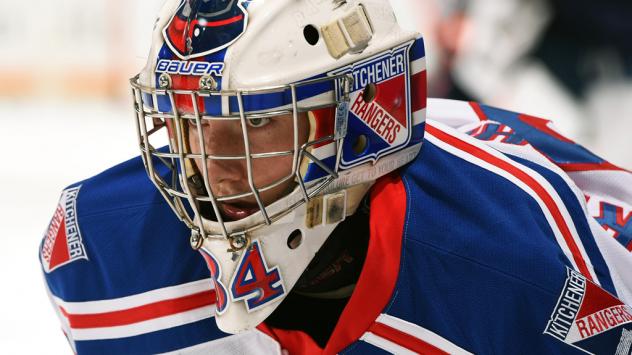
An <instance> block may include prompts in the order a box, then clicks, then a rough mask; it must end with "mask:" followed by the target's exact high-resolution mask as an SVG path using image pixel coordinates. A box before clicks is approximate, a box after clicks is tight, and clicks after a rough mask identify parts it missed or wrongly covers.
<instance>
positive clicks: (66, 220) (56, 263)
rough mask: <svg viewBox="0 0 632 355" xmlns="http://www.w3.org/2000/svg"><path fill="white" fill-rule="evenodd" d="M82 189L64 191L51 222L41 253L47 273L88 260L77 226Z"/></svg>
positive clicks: (75, 188)
mask: <svg viewBox="0 0 632 355" xmlns="http://www.w3.org/2000/svg"><path fill="white" fill-rule="evenodd" d="M80 188H81V186H78V187H74V188H71V189H67V190H64V192H63V193H62V194H61V198H60V199H59V204H58V205H57V210H55V215H53V219H52V220H51V221H50V225H49V226H48V231H47V232H46V236H45V238H44V242H43V244H42V250H41V252H40V256H41V258H42V265H43V266H44V271H45V272H46V273H50V272H52V271H53V270H55V269H57V268H58V267H61V266H64V265H67V264H69V263H72V262H73V261H77V260H81V259H86V260H87V259H88V256H87V254H86V248H85V246H84V245H83V241H82V239H81V231H80V230H79V225H78V224H77V195H79V189H80Z"/></svg>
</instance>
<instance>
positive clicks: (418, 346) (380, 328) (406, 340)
mask: <svg viewBox="0 0 632 355" xmlns="http://www.w3.org/2000/svg"><path fill="white" fill-rule="evenodd" d="M369 331H370V332H371V333H373V334H375V335H377V336H379V337H382V338H384V339H386V340H388V341H391V342H393V343H395V344H397V345H399V346H402V347H404V348H406V349H409V350H412V351H414V352H416V353H418V354H424V355H447V354H448V353H446V352H445V351H443V350H441V349H439V348H437V347H436V346H434V345H432V344H429V343H426V342H425V341H423V340H421V339H419V338H416V337H414V336H412V335H409V334H406V333H404V332H402V331H400V330H397V329H395V328H391V327H389V326H388V325H386V324H382V323H375V324H373V325H372V326H371V328H369Z"/></svg>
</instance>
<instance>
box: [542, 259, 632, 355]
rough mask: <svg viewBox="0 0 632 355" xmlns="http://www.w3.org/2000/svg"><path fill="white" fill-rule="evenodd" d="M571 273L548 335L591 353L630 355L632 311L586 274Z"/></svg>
mask: <svg viewBox="0 0 632 355" xmlns="http://www.w3.org/2000/svg"><path fill="white" fill-rule="evenodd" d="M567 273H568V276H567V279H566V283H565V285H564V289H562V294H561V295H560V298H559V300H558V302H557V305H556V306H555V309H554V310H553V313H552V314H551V320H550V321H549V322H548V324H547V326H546V329H545V330H544V334H548V335H550V336H552V337H554V338H557V339H559V340H561V341H563V342H565V343H567V344H570V345H572V346H574V347H576V348H578V349H580V350H583V351H585V352H587V353H589V354H629V353H630V347H631V345H632V308H631V307H630V306H628V305H626V304H624V303H623V302H621V301H620V300H619V299H617V298H616V297H614V296H613V295H611V294H609V293H608V292H606V291H605V290H603V289H602V288H601V287H599V286H598V285H596V284H595V283H593V282H591V281H590V280H587V279H586V278H585V277H584V276H583V275H582V274H580V273H578V272H576V271H574V270H571V269H568V271H567Z"/></svg>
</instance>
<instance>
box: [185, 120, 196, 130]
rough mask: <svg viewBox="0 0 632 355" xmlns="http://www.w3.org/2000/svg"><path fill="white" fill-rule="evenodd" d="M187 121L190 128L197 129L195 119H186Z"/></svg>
mask: <svg viewBox="0 0 632 355" xmlns="http://www.w3.org/2000/svg"><path fill="white" fill-rule="evenodd" d="M186 121H187V123H188V126H189V128H192V129H197V124H196V123H195V120H186Z"/></svg>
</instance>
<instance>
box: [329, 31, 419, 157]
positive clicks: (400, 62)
mask: <svg viewBox="0 0 632 355" xmlns="http://www.w3.org/2000/svg"><path fill="white" fill-rule="evenodd" d="M410 47H411V43H407V44H405V45H403V46H401V47H399V48H396V49H394V50H392V51H388V52H384V53H380V54H378V55H376V56H374V57H372V58H369V59H368V60H366V61H364V62H361V63H357V64H355V65H353V66H349V67H345V68H342V69H341V70H337V71H335V72H333V73H331V74H333V75H336V74H340V73H345V72H346V73H349V75H351V76H352V77H353V88H352V90H351V91H352V92H351V94H350V95H349V96H350V97H349V98H350V102H349V124H348V127H349V128H348V129H349V130H350V131H353V132H354V133H355V134H358V135H362V136H363V137H365V138H366V142H367V143H366V145H365V147H364V149H363V151H362V152H359V151H358V148H357V147H355V146H354V144H355V143H356V142H352V141H345V144H344V147H343V150H344V154H343V158H342V162H341V165H342V166H343V167H345V168H349V167H352V166H356V165H358V164H361V163H364V162H366V161H367V160H376V159H379V157H380V156H382V155H384V154H387V153H390V152H394V151H398V150H401V149H403V148H404V147H406V146H407V145H408V143H409V142H410V136H411V130H410V128H411V108H410V102H409V100H407V97H408V96H407V95H406V93H408V92H409V91H410V69H409V65H408V64H409V63H408V60H407V58H408V51H409V49H410ZM342 85H344V84H343V83H341V82H340V81H337V82H336V91H337V93H338V95H340V93H341V92H343V90H342V89H341V88H342ZM358 153H361V154H358ZM359 155H362V157H361V158H359V157H358V156H359Z"/></svg>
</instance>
